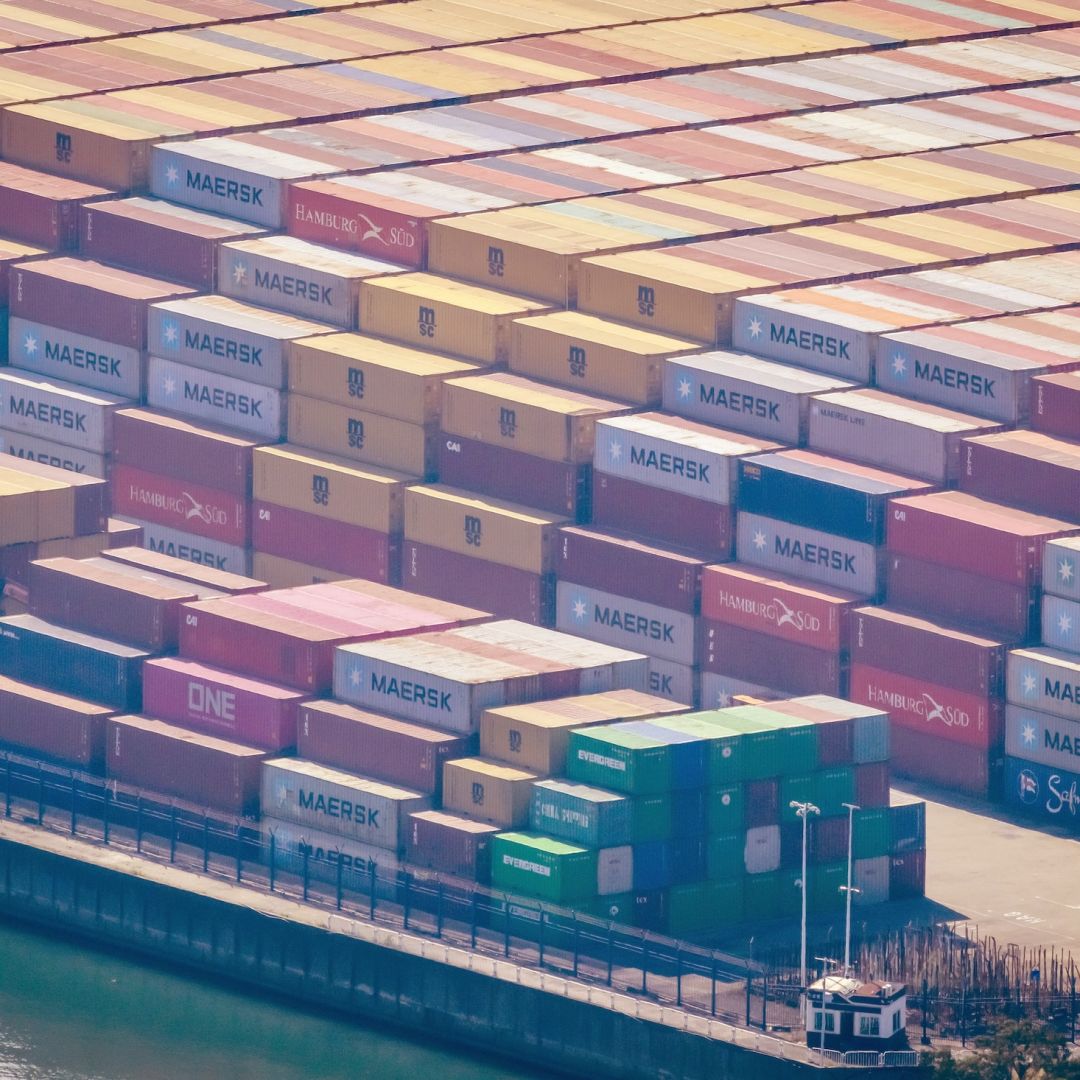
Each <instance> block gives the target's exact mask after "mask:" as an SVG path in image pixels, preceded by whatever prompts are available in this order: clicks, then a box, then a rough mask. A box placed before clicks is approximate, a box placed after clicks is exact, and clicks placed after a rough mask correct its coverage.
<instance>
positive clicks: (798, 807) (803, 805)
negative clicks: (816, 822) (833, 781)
mask: <svg viewBox="0 0 1080 1080" xmlns="http://www.w3.org/2000/svg"><path fill="white" fill-rule="evenodd" d="M788 805H789V806H790V807H791V809H792V810H794V811H795V813H796V815H797V816H798V817H801V818H804V817H808V816H809V815H810V814H820V813H821V809H820V807H817V806H815V805H814V804H813V803H812V802H799V801H798V800H796V799H792V800H791V802H790V803H789V804H788Z"/></svg>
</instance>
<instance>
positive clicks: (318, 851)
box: [261, 816, 404, 899]
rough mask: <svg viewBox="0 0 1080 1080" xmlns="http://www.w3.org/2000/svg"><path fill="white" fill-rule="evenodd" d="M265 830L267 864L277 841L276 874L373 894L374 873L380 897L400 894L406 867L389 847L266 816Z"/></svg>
mask: <svg viewBox="0 0 1080 1080" xmlns="http://www.w3.org/2000/svg"><path fill="white" fill-rule="evenodd" d="M261 829H262V843H263V852H264V856H265V860H266V862H267V864H269V862H270V845H271V842H272V843H273V855H274V868H275V872H276V873H278V872H280V871H282V870H284V871H286V872H287V873H290V874H295V875H296V876H297V877H306V878H307V879H308V880H310V881H322V882H325V883H326V884H327V885H333V886H335V887H336V886H337V884H338V883H339V882H340V883H341V886H342V888H343V889H352V890H354V891H356V892H363V893H369V894H370V892H371V884H372V875H374V881H375V894H376V896H379V897H386V898H387V899H393V898H394V897H395V896H396V895H397V877H398V874H399V873H400V872H401V871H402V870H403V869H404V866H403V865H402V861H401V859H399V858H398V856H397V855H396V854H395V853H394V852H392V851H387V849H386V848H381V847H375V845H374V844H365V843H363V842H362V841H359V840H353V839H352V838H351V837H344V836H335V835H334V834H333V833H328V832H322V831H320V830H319V829H312V828H310V827H308V826H301V825H295V824H293V823H292V822H291V821H281V820H279V819H277V818H272V817H266V816H264V817H262V819H261ZM339 864H340V866H341V869H340V870H339V869H338V865H339Z"/></svg>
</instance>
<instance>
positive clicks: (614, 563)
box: [555, 525, 705, 615]
mask: <svg viewBox="0 0 1080 1080" xmlns="http://www.w3.org/2000/svg"><path fill="white" fill-rule="evenodd" d="M555 560H556V567H555V573H556V575H557V577H558V578H559V579H560V580H562V581H572V582H574V583H575V584H577V585H584V586H587V587H589V588H593V589H600V590H602V591H603V592H608V593H613V594H614V595H616V596H627V597H630V598H631V599H632V600H641V601H643V602H644V603H647V604H656V605H657V606H658V607H662V608H669V609H671V610H673V611H684V612H687V613H689V614H690V615H696V614H697V612H698V607H699V598H700V596H701V572H702V569H703V568H704V566H705V560H704V559H703V558H701V557H700V556H698V555H696V554H694V553H693V552H690V551H680V550H677V549H674V548H666V547H656V546H654V545H653V544H650V543H649V542H648V541H642V540H639V539H637V538H636V537H633V536H628V535H627V534H625V533H619V532H603V531H601V530H599V529H595V528H593V529H587V528H581V527H580V526H577V525H571V526H568V527H567V528H563V529H560V530H559V540H558V546H557V549H556V552H555Z"/></svg>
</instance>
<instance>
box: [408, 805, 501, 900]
mask: <svg viewBox="0 0 1080 1080" xmlns="http://www.w3.org/2000/svg"><path fill="white" fill-rule="evenodd" d="M500 832H503V829H502V828H500V827H499V826H498V825H488V824H487V823H486V822H483V821H473V820H471V819H470V818H463V817H458V816H457V815H456V814H445V813H443V812H442V811H441V810H421V811H420V812H419V813H417V814H410V815H409V834H408V843H407V847H406V853H405V857H406V859H407V860H408V861H409V862H410V863H413V864H414V865H415V866H425V867H427V868H428V869H429V870H437V871H439V872H440V873H443V874H452V875H453V876H454V877H461V878H468V879H469V880H470V881H478V882H479V883H480V884H481V885H486V884H488V883H489V882H490V881H491V853H490V851H489V847H490V844H491V840H492V838H493V837H494V836H496V835H498V834H499V833H500Z"/></svg>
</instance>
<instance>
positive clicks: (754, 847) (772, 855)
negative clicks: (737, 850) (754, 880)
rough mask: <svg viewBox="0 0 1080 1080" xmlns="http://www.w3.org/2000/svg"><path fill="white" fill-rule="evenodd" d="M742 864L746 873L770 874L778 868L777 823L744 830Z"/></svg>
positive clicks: (778, 832)
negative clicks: (744, 840) (744, 844)
mask: <svg viewBox="0 0 1080 1080" xmlns="http://www.w3.org/2000/svg"><path fill="white" fill-rule="evenodd" d="M743 865H744V866H745V867H746V872H747V873H748V874H771V873H772V872H773V871H774V870H779V869H780V826H779V825H757V826H755V827H754V828H752V829H747V830H746V846H745V847H744V848H743Z"/></svg>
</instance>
